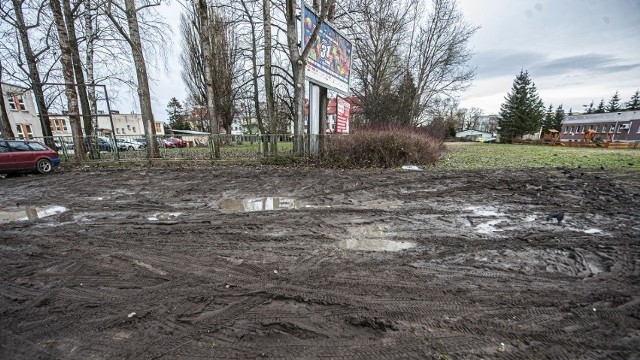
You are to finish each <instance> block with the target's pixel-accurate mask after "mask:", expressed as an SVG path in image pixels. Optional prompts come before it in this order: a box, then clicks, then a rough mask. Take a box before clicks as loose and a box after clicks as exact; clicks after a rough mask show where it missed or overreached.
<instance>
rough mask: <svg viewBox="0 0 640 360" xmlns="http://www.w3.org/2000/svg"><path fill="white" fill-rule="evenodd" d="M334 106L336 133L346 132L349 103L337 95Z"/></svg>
mask: <svg viewBox="0 0 640 360" xmlns="http://www.w3.org/2000/svg"><path fill="white" fill-rule="evenodd" d="M336 106H337V109H336V134H348V133H349V115H350V114H351V104H350V103H349V102H348V101H347V100H345V99H343V98H341V97H338V100H337V102H336Z"/></svg>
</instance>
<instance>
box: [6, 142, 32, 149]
mask: <svg viewBox="0 0 640 360" xmlns="http://www.w3.org/2000/svg"><path fill="white" fill-rule="evenodd" d="M8 143H9V146H10V147H11V150H13V151H31V148H29V145H27V143H25V142H20V141H9V142H8Z"/></svg>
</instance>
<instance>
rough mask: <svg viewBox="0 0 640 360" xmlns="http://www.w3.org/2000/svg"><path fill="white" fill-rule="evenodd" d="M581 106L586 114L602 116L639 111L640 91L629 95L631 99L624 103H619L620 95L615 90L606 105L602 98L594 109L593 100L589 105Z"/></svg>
mask: <svg viewBox="0 0 640 360" xmlns="http://www.w3.org/2000/svg"><path fill="white" fill-rule="evenodd" d="M582 106H584V112H585V113H586V114H603V113H607V112H618V111H634V110H640V90H636V92H635V93H633V95H631V99H629V101H627V102H625V103H623V102H621V99H620V95H619V94H618V91H617V90H616V92H615V93H614V94H613V96H611V99H609V102H607V103H605V102H604V98H603V99H600V102H599V103H598V106H597V107H595V108H594V107H593V100H591V103H589V105H582Z"/></svg>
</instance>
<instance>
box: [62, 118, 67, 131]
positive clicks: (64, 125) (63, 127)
mask: <svg viewBox="0 0 640 360" xmlns="http://www.w3.org/2000/svg"><path fill="white" fill-rule="evenodd" d="M61 121H62V130H64V131H67V120H65V119H62V120H61Z"/></svg>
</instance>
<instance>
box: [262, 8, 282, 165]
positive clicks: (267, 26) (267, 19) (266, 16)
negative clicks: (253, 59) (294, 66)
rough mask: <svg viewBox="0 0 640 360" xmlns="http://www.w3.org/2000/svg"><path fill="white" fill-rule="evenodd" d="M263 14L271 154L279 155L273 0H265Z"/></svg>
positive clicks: (265, 78)
mask: <svg viewBox="0 0 640 360" xmlns="http://www.w3.org/2000/svg"><path fill="white" fill-rule="evenodd" d="M262 15H263V22H264V93H265V96H266V100H267V119H268V121H269V134H270V140H271V141H270V142H271V155H274V156H275V155H278V141H277V136H276V131H277V127H276V117H275V114H274V111H273V107H274V105H275V101H274V98H273V81H272V79H273V77H272V75H271V0H263V2H262Z"/></svg>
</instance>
